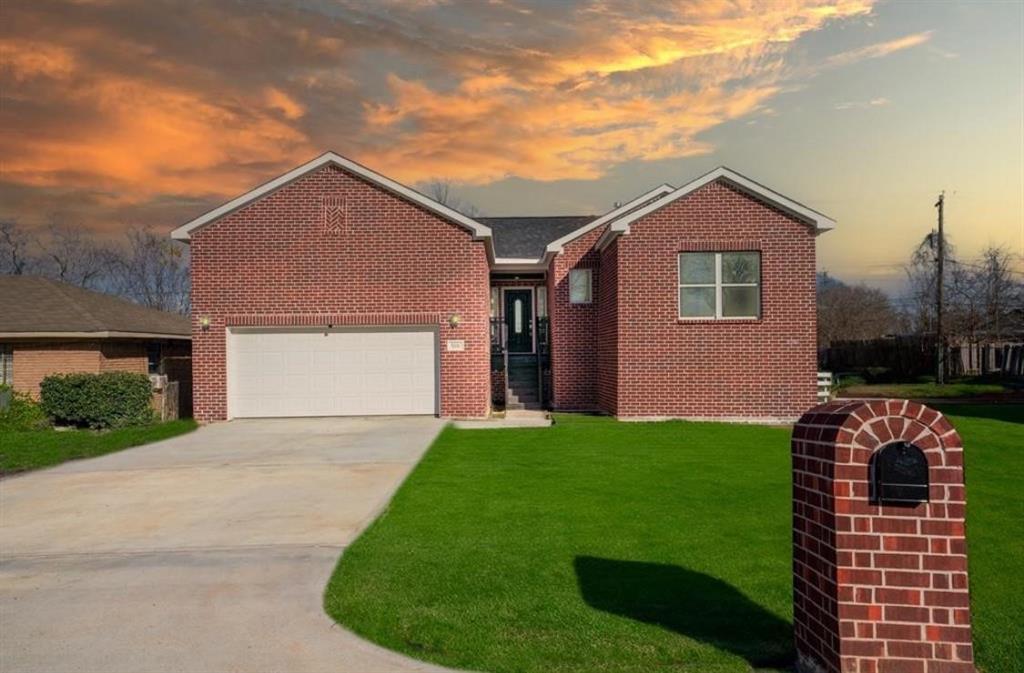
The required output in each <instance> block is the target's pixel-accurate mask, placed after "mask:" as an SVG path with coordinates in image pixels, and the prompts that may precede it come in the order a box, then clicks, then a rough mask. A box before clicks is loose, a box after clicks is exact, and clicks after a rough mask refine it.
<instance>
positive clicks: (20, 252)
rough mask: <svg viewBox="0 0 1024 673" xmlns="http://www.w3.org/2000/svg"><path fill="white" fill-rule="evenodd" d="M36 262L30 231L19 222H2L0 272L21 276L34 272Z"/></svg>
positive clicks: (0, 229) (0, 231)
mask: <svg viewBox="0 0 1024 673" xmlns="http://www.w3.org/2000/svg"><path fill="white" fill-rule="evenodd" d="M36 264H37V260H36V259H35V257H34V256H33V255H32V238H31V237H30V236H29V235H28V233H27V232H25V231H24V230H22V229H21V228H20V227H19V226H18V223H17V222H14V221H4V222H0V273H5V274H13V275H16V276H20V275H23V274H28V273H32V271H33V270H34V268H35V266H36Z"/></svg>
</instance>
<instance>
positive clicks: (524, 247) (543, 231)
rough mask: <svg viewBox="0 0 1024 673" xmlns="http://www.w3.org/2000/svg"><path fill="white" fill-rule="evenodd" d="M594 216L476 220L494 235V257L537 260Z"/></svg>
mask: <svg viewBox="0 0 1024 673" xmlns="http://www.w3.org/2000/svg"><path fill="white" fill-rule="evenodd" d="M596 217H597V216H596V215H555V216H540V217H478V218H476V219H477V222H480V223H482V224H486V225H487V226H488V227H490V228H491V230H492V231H493V232H494V254H495V255H496V256H497V257H515V258H520V259H526V258H529V259H539V258H540V257H542V256H543V255H544V249H545V248H546V247H547V245H548V243H551V242H552V241H555V240H557V239H559V238H561V237H562V236H565V235H566V234H568V233H569V232H571V231H575V230H577V229H579V228H580V227H582V226H583V225H585V224H587V223H588V222H592V221H593V220H594V219H595V218H596Z"/></svg>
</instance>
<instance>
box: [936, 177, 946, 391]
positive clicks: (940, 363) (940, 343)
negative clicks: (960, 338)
mask: <svg viewBox="0 0 1024 673" xmlns="http://www.w3.org/2000/svg"><path fill="white" fill-rule="evenodd" d="M945 199H946V192H942V193H941V194H939V200H938V201H937V202H936V203H935V207H936V208H938V209H939V240H938V245H937V251H938V257H937V258H936V264H935V267H936V268H935V304H936V305H935V352H936V358H935V359H936V362H935V382H936V383H938V384H939V385H942V384H943V383H945V382H946V339H945V335H944V334H943V333H942V282H943V280H944V279H945V277H944V276H943V271H942V269H943V266H944V264H945V261H946V237H945V236H944V235H943V233H942V206H943V202H944V201H945Z"/></svg>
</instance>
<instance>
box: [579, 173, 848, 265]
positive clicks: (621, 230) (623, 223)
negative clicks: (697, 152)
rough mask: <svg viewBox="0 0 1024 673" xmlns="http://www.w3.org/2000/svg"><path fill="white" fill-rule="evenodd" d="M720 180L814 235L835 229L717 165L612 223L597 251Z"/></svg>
mask: <svg viewBox="0 0 1024 673" xmlns="http://www.w3.org/2000/svg"><path fill="white" fill-rule="evenodd" d="M720 178H721V179H724V180H726V181H728V182H729V183H731V184H733V185H735V186H736V187H738V188H740V189H741V190H743V191H745V192H747V193H748V194H750V195H751V196H753V197H755V198H757V199H759V200H761V201H764V202H767V203H769V204H771V205H773V206H775V207H776V208H779V209H780V210H782V211H785V212H787V213H789V214H790V215H792V216H794V217H796V218H797V219H799V220H802V221H804V222H806V223H807V224H809V225H811V226H812V227H814V233H815V234H818V233H821V232H824V231H828V230H829V229H832V228H834V227H835V226H836V221H835V220H833V219H832V218H831V217H828V216H827V215H823V214H821V213H819V212H818V211H816V210H813V209H811V208H808V207H807V206H805V205H803V204H802V203H799V202H797V201H794V200H793V199H790V198H789V197H786V196H783V195H782V194H779V193H778V192H776V191H774V190H772V189H769V188H768V187H765V186H764V185H762V184H761V183H759V182H755V181H753V180H751V179H750V178H748V177H746V176H743V175H740V174H739V173H737V172H736V171H734V170H731V169H729V168H726V167H725V166H719V167H718V168H716V169H714V170H713V171H711V172H709V173H705V174H704V175H702V176H700V177H699V178H697V179H696V180H692V181H690V182H688V183H686V184H685V185H683V186H682V187H680V188H679V189H677V190H675V191H674V192H672V193H671V194H669V195H667V196H664V197H662V198H660V199H658V200H657V201H655V202H653V203H651V204H649V205H647V206H644V207H643V208H640V209H638V210H636V211H635V212H632V213H630V214H629V215H626V216H625V217H623V218H621V219H619V220H618V221H616V222H613V223H612V224H611V226H609V227H608V231H606V232H605V233H604V235H603V236H601V239H600V240H599V241H598V242H597V246H596V247H597V249H598V250H603V249H604V248H605V247H606V246H607V245H608V243H609V242H610V241H611V240H612V239H613V238H615V237H616V236H620V235H622V234H628V233H629V225H630V224H632V223H633V222H636V221H637V220H639V219H640V218H641V217H644V216H645V215H649V214H650V213H653V212H654V211H655V210H658V209H659V208H662V207H664V206H667V205H668V204H670V203H672V202H673V201H676V200H678V199H681V198H683V197H684V196H686V195H687V194H690V193H691V192H694V191H696V190H698V189H700V188H701V187H703V186H704V185H706V184H709V183H711V182H714V181H715V180H718V179H720Z"/></svg>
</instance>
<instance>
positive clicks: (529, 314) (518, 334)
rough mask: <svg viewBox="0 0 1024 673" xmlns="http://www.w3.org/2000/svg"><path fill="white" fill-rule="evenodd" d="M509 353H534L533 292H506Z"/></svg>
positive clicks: (506, 324)
mask: <svg viewBox="0 0 1024 673" xmlns="http://www.w3.org/2000/svg"><path fill="white" fill-rule="evenodd" d="M505 326H506V332H505V333H506V334H508V341H507V342H506V343H507V348H508V352H509V353H532V352H533V290H505Z"/></svg>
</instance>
